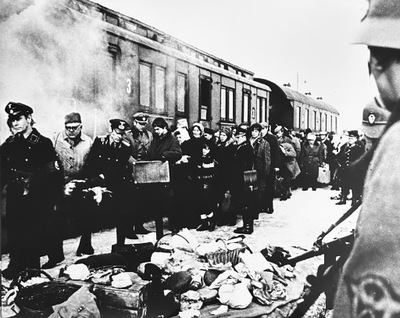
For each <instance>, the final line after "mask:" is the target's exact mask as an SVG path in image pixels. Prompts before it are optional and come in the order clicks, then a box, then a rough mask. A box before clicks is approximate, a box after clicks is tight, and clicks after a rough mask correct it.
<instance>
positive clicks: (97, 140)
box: [93, 135, 109, 144]
mask: <svg viewBox="0 0 400 318" xmlns="http://www.w3.org/2000/svg"><path fill="white" fill-rule="evenodd" d="M108 137H109V135H101V136H96V137H95V138H94V141H93V143H101V144H105V143H107V142H108V139H109V138H108Z"/></svg>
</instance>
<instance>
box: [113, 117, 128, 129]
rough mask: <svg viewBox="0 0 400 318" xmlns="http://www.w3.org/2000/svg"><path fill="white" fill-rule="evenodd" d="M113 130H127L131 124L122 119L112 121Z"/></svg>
mask: <svg viewBox="0 0 400 318" xmlns="http://www.w3.org/2000/svg"><path fill="white" fill-rule="evenodd" d="M110 124H111V129H119V130H127V129H129V124H128V123H127V122H126V121H125V120H122V119H117V118H116V119H110Z"/></svg>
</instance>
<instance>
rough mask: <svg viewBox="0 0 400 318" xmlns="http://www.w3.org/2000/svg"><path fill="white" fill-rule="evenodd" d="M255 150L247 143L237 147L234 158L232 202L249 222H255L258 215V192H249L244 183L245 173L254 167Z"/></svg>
mask: <svg viewBox="0 0 400 318" xmlns="http://www.w3.org/2000/svg"><path fill="white" fill-rule="evenodd" d="M254 160H255V155H254V150H253V147H252V146H251V145H250V142H248V141H245V142H243V143H242V144H240V145H238V146H237V149H236V153H235V156H234V160H233V162H234V166H233V171H232V177H233V184H232V200H233V204H234V206H235V208H236V209H237V210H238V212H240V213H242V214H243V217H244V218H245V219H247V220H253V219H254V217H255V214H256V211H255V208H256V205H255V203H256V200H257V194H258V192H257V191H248V188H247V186H246V184H245V182H244V177H243V175H244V171H245V170H252V169H253V167H254Z"/></svg>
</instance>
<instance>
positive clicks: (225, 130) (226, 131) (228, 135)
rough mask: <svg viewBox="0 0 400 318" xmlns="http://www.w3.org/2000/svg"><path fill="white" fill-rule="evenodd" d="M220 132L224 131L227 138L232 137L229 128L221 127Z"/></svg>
mask: <svg viewBox="0 0 400 318" xmlns="http://www.w3.org/2000/svg"><path fill="white" fill-rule="evenodd" d="M220 132H221V133H224V134H225V135H226V137H228V139H231V138H232V132H231V131H230V129H229V128H222V129H221V130H220Z"/></svg>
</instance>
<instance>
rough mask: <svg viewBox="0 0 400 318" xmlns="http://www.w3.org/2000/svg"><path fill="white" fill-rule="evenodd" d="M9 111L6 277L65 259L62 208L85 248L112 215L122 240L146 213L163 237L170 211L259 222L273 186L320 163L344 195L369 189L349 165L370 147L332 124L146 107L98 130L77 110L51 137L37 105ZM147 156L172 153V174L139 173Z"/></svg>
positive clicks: (300, 179) (208, 222) (311, 176)
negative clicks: (166, 113)
mask: <svg viewBox="0 0 400 318" xmlns="http://www.w3.org/2000/svg"><path fill="white" fill-rule="evenodd" d="M6 112H7V113H8V115H9V119H8V125H9V127H10V131H11V136H10V137H9V138H8V139H7V140H6V141H5V142H4V143H3V144H2V146H1V169H2V171H1V173H2V188H5V189H6V192H7V219H6V220H7V227H8V233H9V242H10V251H11V252H10V259H11V261H10V264H9V267H8V269H7V270H5V271H4V272H3V275H4V277H12V276H13V275H15V274H16V273H17V272H18V271H19V270H21V269H22V268H24V267H32V266H33V267H38V262H39V257H40V255H48V258H49V261H48V262H47V263H46V264H44V265H43V266H42V268H51V267H54V266H56V265H57V264H58V263H59V262H61V261H62V260H64V254H63V238H62V235H61V232H62V231H60V230H59V229H60V226H61V225H60V224H61V222H62V216H63V215H64V216H65V215H66V214H67V215H72V216H73V217H74V218H75V219H76V225H77V227H78V231H79V234H80V235H81V238H80V243H79V246H78V248H77V255H84V254H86V255H90V254H93V253H94V252H95V251H94V249H93V247H92V244H91V233H92V232H93V231H94V230H95V229H96V225H99V226H104V225H105V226H109V227H112V226H115V227H116V229H117V231H116V233H117V234H116V236H117V237H116V244H117V245H124V243H125V239H126V238H131V239H135V238H137V234H146V233H148V230H147V229H146V228H145V227H144V226H143V224H144V222H145V221H146V220H148V219H154V220H156V233H157V237H158V238H160V237H162V236H163V234H164V233H163V221H162V218H163V216H167V217H168V219H169V224H170V229H171V230H172V232H178V231H179V230H180V229H182V228H192V229H196V230H198V231H204V230H208V231H213V230H214V229H215V227H216V226H221V225H229V226H236V223H237V216H238V215H241V216H242V219H243V224H242V226H238V227H237V228H236V229H235V230H234V232H235V233H240V234H252V233H253V230H254V229H253V227H254V220H255V219H257V218H258V215H259V213H263V212H264V213H269V214H271V213H273V212H274V206H273V199H274V198H276V197H278V198H279V199H280V200H282V201H284V200H288V199H290V197H291V189H293V188H296V187H302V189H303V190H307V189H309V188H312V190H316V188H317V187H318V186H319V183H318V175H319V168H320V167H323V166H326V165H328V166H329V167H331V174H332V184H333V187H337V186H338V185H340V187H341V193H340V196H339V197H338V199H339V202H338V204H344V203H346V199H347V195H348V192H349V189H351V190H352V191H353V201H354V200H356V198H359V196H360V195H361V190H360V188H357V187H356V186H354V185H352V184H350V185H349V184H348V183H347V182H346V181H345V176H346V175H347V174H346V173H344V172H343V171H344V169H345V168H346V167H348V166H349V164H350V163H351V162H352V161H353V160H355V159H356V158H357V157H359V155H360V154H361V153H362V152H363V147H364V144H363V143H362V142H361V141H359V140H357V136H356V132H355V131H350V132H348V134H347V132H346V133H345V134H343V135H342V138H341V139H340V142H338V143H337V144H334V143H333V135H332V134H327V133H319V134H318V136H317V135H316V134H315V133H313V132H312V131H311V130H307V131H299V132H295V131H293V130H288V129H286V128H285V127H282V126H277V127H275V128H274V129H273V131H271V129H270V127H269V126H268V124H267V123H266V122H263V123H253V124H251V125H247V124H245V123H243V124H240V125H237V126H232V127H224V128H221V129H219V130H217V131H214V130H212V129H210V128H207V127H204V126H203V125H202V124H201V123H194V124H193V125H192V126H191V127H189V125H188V124H187V121H183V122H182V121H180V122H178V127H169V125H168V123H167V122H166V121H165V120H164V119H163V118H162V117H157V118H154V119H153V120H152V121H151V122H149V116H148V114H146V113H143V112H138V113H136V114H134V115H133V118H132V119H133V121H132V125H130V124H129V123H128V122H127V121H125V120H123V119H111V120H110V132H109V133H108V134H107V135H105V136H97V137H95V139H94V140H92V138H91V137H89V136H88V135H86V134H85V133H84V132H83V123H82V118H81V115H80V114H79V113H77V112H73V113H70V114H67V115H65V118H64V119H65V120H64V129H63V130H62V131H60V132H59V133H56V134H55V135H54V138H53V140H52V141H51V140H50V139H48V138H46V137H44V136H42V135H40V133H39V132H38V131H37V130H36V129H35V128H34V127H33V124H34V120H33V115H32V114H33V109H32V108H31V107H30V106H28V105H24V104H21V103H15V102H10V103H9V104H8V105H7V106H6ZM149 127H152V129H151V130H150V129H149ZM347 135H348V137H347ZM347 139H348V140H347ZM354 145H356V146H354ZM353 151H354V153H353ZM151 160H159V161H162V162H168V166H169V171H170V182H169V183H167V184H158V183H154V184H137V183H136V182H135V180H134V176H133V174H132V164H133V163H134V162H135V161H151ZM155 198H156V199H155ZM54 209H56V210H57V211H60V212H59V213H53V212H54ZM32 225H34V226H32ZM28 238H29V239H28Z"/></svg>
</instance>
